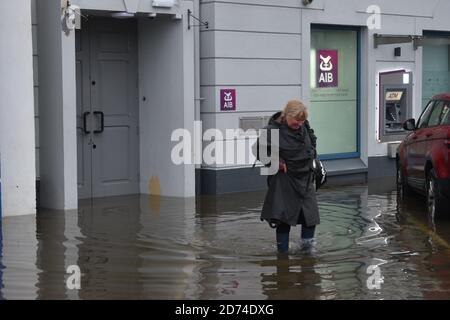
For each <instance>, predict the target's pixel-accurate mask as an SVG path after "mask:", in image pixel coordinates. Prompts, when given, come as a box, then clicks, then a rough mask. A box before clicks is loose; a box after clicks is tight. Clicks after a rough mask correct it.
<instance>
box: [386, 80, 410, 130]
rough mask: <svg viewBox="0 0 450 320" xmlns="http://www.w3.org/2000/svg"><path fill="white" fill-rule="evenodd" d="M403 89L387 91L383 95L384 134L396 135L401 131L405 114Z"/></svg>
mask: <svg viewBox="0 0 450 320" xmlns="http://www.w3.org/2000/svg"><path fill="white" fill-rule="evenodd" d="M405 96H406V94H405V90H404V89H400V90H398V89H388V90H386V95H385V106H384V108H385V110H384V114H385V133H386V134H389V133H398V132H401V131H403V128H402V124H403V122H404V121H405V120H406V119H404V117H405V114H406V103H405V100H406V99H405Z"/></svg>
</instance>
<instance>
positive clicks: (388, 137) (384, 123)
mask: <svg viewBox="0 0 450 320" xmlns="http://www.w3.org/2000/svg"><path fill="white" fill-rule="evenodd" d="M379 90H380V91H379V103H380V104H379V107H378V111H379V112H378V120H379V121H378V123H379V126H378V140H379V141H380V142H394V141H401V140H403V138H404V137H405V135H406V134H407V132H406V131H405V130H404V129H403V126H402V125H403V122H405V121H406V120H407V119H409V118H411V117H412V73H411V72H408V71H405V70H396V71H390V72H383V73H380V75H379Z"/></svg>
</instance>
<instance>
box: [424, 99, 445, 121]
mask: <svg viewBox="0 0 450 320" xmlns="http://www.w3.org/2000/svg"><path fill="white" fill-rule="evenodd" d="M442 109H444V102H443V101H439V102H438V103H436V104H435V106H434V108H433V111H432V112H431V115H430V120H428V126H429V127H432V126H437V125H439V124H440V123H441V119H442V118H441V117H442Z"/></svg>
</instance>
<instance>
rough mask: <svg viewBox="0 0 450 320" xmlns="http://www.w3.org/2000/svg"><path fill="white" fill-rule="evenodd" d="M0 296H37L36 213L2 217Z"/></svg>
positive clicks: (15, 297) (22, 297)
mask: <svg viewBox="0 0 450 320" xmlns="http://www.w3.org/2000/svg"><path fill="white" fill-rule="evenodd" d="M2 224H3V226H2V231H3V257H2V258H1V260H0V261H1V262H0V263H1V264H3V267H4V269H3V289H2V292H3V293H2V295H3V298H5V299H8V300H17V299H27V300H28V299H36V298H37V286H36V283H37V280H38V278H37V274H38V272H39V269H38V268H37V267H36V248H37V245H38V242H37V241H36V217H35V216H30V215H29V216H20V217H7V218H5V217H3V218H2Z"/></svg>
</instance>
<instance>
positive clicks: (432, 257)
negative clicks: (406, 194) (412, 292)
mask: <svg viewBox="0 0 450 320" xmlns="http://www.w3.org/2000/svg"><path fill="white" fill-rule="evenodd" d="M398 211H399V217H400V225H401V229H400V230H401V232H400V233H399V237H398V241H401V242H402V243H407V244H408V245H409V248H408V249H409V250H410V251H411V252H413V253H415V254H414V255H410V257H408V260H410V261H411V263H412V266H411V267H410V268H409V269H406V270H405V272H404V274H405V278H406V280H409V277H411V276H413V275H415V276H416V277H417V278H418V281H417V284H416V287H417V290H419V291H420V294H421V297H422V298H424V299H449V298H450V281H449V279H450V272H449V270H450V257H449V255H448V252H449V250H450V223H449V221H446V220H437V221H433V220H432V219H430V218H429V217H428V216H427V214H426V212H427V210H426V207H425V205H424V202H423V198H422V197H419V198H418V199H414V198H410V199H408V201H407V202H406V203H403V204H401V205H399V206H398Z"/></svg>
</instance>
